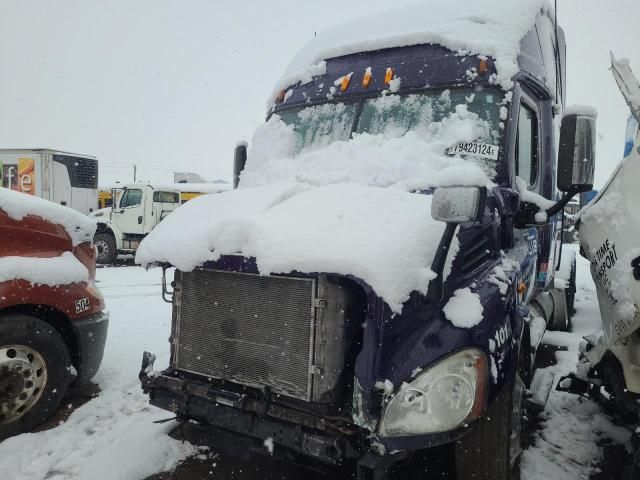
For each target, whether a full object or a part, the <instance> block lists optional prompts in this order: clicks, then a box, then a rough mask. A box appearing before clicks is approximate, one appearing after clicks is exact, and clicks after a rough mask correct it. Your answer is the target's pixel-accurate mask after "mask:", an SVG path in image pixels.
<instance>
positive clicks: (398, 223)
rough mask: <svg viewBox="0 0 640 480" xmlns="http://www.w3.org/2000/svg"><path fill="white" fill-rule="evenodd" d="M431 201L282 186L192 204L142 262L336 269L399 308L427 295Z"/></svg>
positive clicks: (163, 227) (369, 191)
mask: <svg viewBox="0 0 640 480" xmlns="http://www.w3.org/2000/svg"><path fill="white" fill-rule="evenodd" d="M430 205H431V197H430V196H429V195H421V194H416V193H408V192H406V191H402V190H400V189H396V188H380V187H371V186H365V185H357V184H336V185H328V186H324V187H317V188H311V187H310V186H305V185H302V184H297V185H296V184H278V185H270V186H261V187H254V188H243V189H238V190H234V191H231V192H224V193H220V194H218V195H212V196H208V197H199V198H196V199H194V200H192V201H190V202H189V203H187V204H186V205H184V206H182V207H180V208H179V209H177V210H176V211H175V212H173V213H172V214H171V215H170V216H169V217H167V218H166V219H165V220H164V221H163V222H162V223H161V224H160V225H158V226H157V227H156V228H155V230H153V231H152V232H151V233H150V234H149V235H148V237H147V238H146V239H145V240H144V241H143V242H142V244H141V245H140V248H139V249H138V252H137V255H136V261H137V262H138V263H141V264H142V265H148V264H149V263H151V262H158V261H159V262H169V263H171V264H173V265H175V266H176V267H178V268H179V269H181V270H191V269H193V268H195V267H196V266H198V265H199V264H201V263H203V262H205V261H207V260H216V259H218V258H220V256H221V255H228V254H236V253H237V254H241V255H243V256H244V257H255V258H256V261H257V265H258V268H259V270H260V273H261V274H263V275H266V274H270V273H288V272H291V271H294V270H296V271H301V272H330V273H338V274H345V275H347V274H351V275H355V276H356V277H359V278H361V279H363V280H364V281H366V282H367V283H368V284H369V285H370V286H371V287H372V288H373V289H374V290H375V291H376V293H377V294H378V295H379V296H381V297H382V298H383V299H384V300H385V301H386V302H387V303H388V304H389V306H390V307H391V308H392V309H393V310H394V311H395V312H399V311H400V310H401V308H402V303H403V302H404V301H406V300H407V299H408V296H409V294H410V293H411V292H412V291H414V290H417V291H421V292H423V293H426V291H427V288H428V284H429V281H430V280H431V279H433V278H434V277H435V275H434V273H433V272H432V271H431V269H430V266H431V262H432V261H433V256H434V253H435V250H436V248H437V245H438V242H439V239H440V237H441V235H442V231H443V229H444V224H442V223H439V222H435V221H434V220H432V219H431V215H430V213H429V212H430Z"/></svg>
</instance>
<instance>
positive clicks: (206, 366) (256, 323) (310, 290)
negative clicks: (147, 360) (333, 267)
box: [173, 270, 317, 401]
mask: <svg viewBox="0 0 640 480" xmlns="http://www.w3.org/2000/svg"><path fill="white" fill-rule="evenodd" d="M177 280H178V282H177V288H178V291H177V295H176V297H175V301H176V305H175V311H176V324H175V336H174V340H173V341H174V366H175V367H176V369H178V370H181V371H184V372H190V373H194V374H197V375H203V376H206V377H211V378H216V379H224V380H228V381H231V382H234V383H238V384H241V385H247V386H251V387H256V388H264V387H269V388H270V389H271V390H272V391H273V392H274V393H279V394H282V395H285V396H288V397H292V398H297V399H302V400H306V401H310V400H311V397H312V388H313V381H312V379H313V374H312V370H313V368H312V367H313V357H314V344H315V324H316V319H315V317H316V313H315V310H316V309H315V307H314V305H315V298H316V291H317V286H316V280H315V279H310V278H298V277H288V276H260V275H255V274H247V273H236V272H226V271H221V270H195V271H193V272H177Z"/></svg>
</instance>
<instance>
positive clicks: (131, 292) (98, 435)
mask: <svg viewBox="0 0 640 480" xmlns="http://www.w3.org/2000/svg"><path fill="white" fill-rule="evenodd" d="M98 280H99V286H100V288H101V289H102V291H103V293H104V295H105V297H106V302H107V305H108V308H109V310H110V311H111V324H110V326H109V338H108V341H107V348H106V351H105V357H104V361H103V364H102V368H101V370H100V372H99V373H98V375H97V376H96V378H95V381H96V382H97V383H99V384H100V388H101V393H100V394H99V396H98V397H97V398H95V399H93V400H91V401H89V402H88V403H87V404H85V405H83V406H81V407H79V408H77V409H76V410H75V411H74V412H73V413H72V414H71V416H70V417H69V418H68V419H67V420H66V421H65V422H64V423H61V424H60V425H58V426H57V427H56V428H53V429H51V430H47V431H44V432H39V433H31V434H24V435H20V436H18V437H14V438H10V439H8V440H5V441H4V442H2V443H0V478H1V479H9V478H10V479H13V480H41V479H42V480H44V479H47V480H66V479H69V480H72V479H74V480H75V479H88V480H102V479H104V480H119V479H122V480H125V479H127V480H129V479H130V480H139V479H144V478H146V477H147V476H149V475H151V474H153V473H157V472H161V471H169V470H171V469H173V468H174V466H175V465H176V464H177V463H178V462H179V461H180V460H181V459H183V458H186V457H187V456H189V455H193V454H195V453H197V451H196V448H195V447H193V446H191V445H189V444H182V443H180V442H178V441H175V440H173V439H171V438H170V437H169V436H168V435H167V433H168V432H169V431H170V430H171V429H172V428H173V427H174V426H175V423H174V422H168V423H164V424H154V423H152V422H153V421H155V420H161V419H166V418H169V417H170V414H169V413H168V412H165V411H161V410H158V409H156V408H154V407H150V406H149V404H148V401H147V397H146V396H145V395H143V394H142V391H141V389H140V384H139V381H138V377H137V375H138V370H139V366H140V360H141V356H142V352H143V351H144V350H148V351H152V352H154V353H156V354H157V355H158V360H157V363H156V366H157V367H162V366H164V365H166V364H167V362H168V352H169V345H168V341H167V338H168V336H169V328H170V318H171V309H170V305H168V304H166V303H164V302H163V301H162V299H161V298H160V289H161V287H160V270H159V269H151V270H149V271H145V270H143V269H141V268H139V267H122V268H105V269H99V270H98ZM594 288H595V287H594V285H593V283H592V281H591V277H590V275H589V266H588V263H587V262H586V260H584V259H583V258H582V257H580V256H579V255H578V292H577V296H576V307H577V310H578V312H577V314H576V316H575V317H574V333H573V334H566V333H557V332H551V333H547V334H546V336H545V340H544V341H545V342H547V343H551V344H555V345H565V346H567V347H568V351H566V352H558V353H557V357H558V364H557V365H555V366H553V367H549V368H550V369H551V370H552V371H553V372H554V373H556V374H557V375H558V376H559V375H560V374H564V373H567V372H569V371H571V370H572V369H573V368H574V366H575V363H576V361H577V358H578V355H577V348H578V345H579V343H580V341H581V337H582V336H583V335H587V334H591V333H593V332H594V331H597V330H598V328H599V312H598V306H597V303H596V296H595V291H594ZM628 437H629V433H628V431H627V430H624V429H621V428H619V427H615V426H614V425H613V424H612V423H611V421H610V420H609V419H608V417H606V416H605V415H604V414H603V413H602V412H601V410H600V408H599V407H598V406H597V405H595V404H594V403H592V402H590V401H583V400H580V399H579V398H577V397H575V396H572V395H569V394H564V393H559V392H555V391H553V392H552V393H551V396H550V401H549V404H548V406H547V408H546V411H545V414H544V420H543V422H542V429H541V430H540V431H539V432H538V433H536V440H535V444H534V446H533V447H531V448H529V449H528V450H527V451H525V453H524V457H523V480H549V479H554V480H578V479H588V478H589V477H590V476H591V475H592V474H593V473H594V472H595V470H596V468H597V465H598V463H599V462H601V460H602V458H603V449H602V444H603V442H604V443H606V442H613V443H624V442H626V441H627V439H628ZM213 474H214V476H213V477H211V478H216V477H215V471H214V472H213Z"/></svg>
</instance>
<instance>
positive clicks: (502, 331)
mask: <svg viewBox="0 0 640 480" xmlns="http://www.w3.org/2000/svg"><path fill="white" fill-rule="evenodd" d="M510 336H511V329H510V328H509V322H507V323H505V324H504V325H503V326H502V327H500V328H499V329H498V330H496V334H495V336H494V337H493V338H495V340H496V344H497V345H498V348H500V347H502V345H504V344H505V342H506V341H507V340H508V339H509V337H510Z"/></svg>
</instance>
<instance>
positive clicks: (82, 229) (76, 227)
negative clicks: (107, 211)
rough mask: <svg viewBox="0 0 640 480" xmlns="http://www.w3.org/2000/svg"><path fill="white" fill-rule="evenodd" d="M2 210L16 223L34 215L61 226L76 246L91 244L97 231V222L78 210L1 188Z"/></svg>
mask: <svg viewBox="0 0 640 480" xmlns="http://www.w3.org/2000/svg"><path fill="white" fill-rule="evenodd" d="M0 209H1V210H3V211H4V212H6V213H7V215H9V217H11V218H13V219H14V220H16V221H20V220H22V218H24V217H25V216H27V215H34V216H36V217H41V218H44V219H45V220H48V221H50V222H52V223H55V224H58V225H61V226H62V227H63V228H64V229H65V230H66V231H67V234H69V237H70V238H71V242H72V243H73V245H74V246H76V245H78V244H80V243H83V242H91V241H92V240H93V234H94V233H95V231H96V222H95V221H94V220H93V219H91V218H89V217H87V216H86V215H83V214H82V213H80V212H77V211H76V210H73V209H71V208H69V207H65V206H62V205H58V204H57V203H53V202H49V201H48V200H44V199H42V198H39V197H34V196H33V195H28V194H26V193H21V192H16V191H15V190H9V189H8V188H4V187H0Z"/></svg>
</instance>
